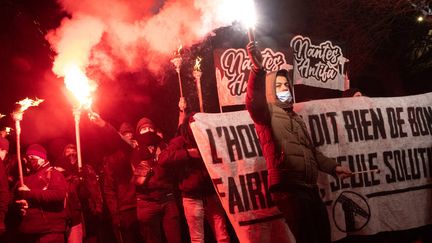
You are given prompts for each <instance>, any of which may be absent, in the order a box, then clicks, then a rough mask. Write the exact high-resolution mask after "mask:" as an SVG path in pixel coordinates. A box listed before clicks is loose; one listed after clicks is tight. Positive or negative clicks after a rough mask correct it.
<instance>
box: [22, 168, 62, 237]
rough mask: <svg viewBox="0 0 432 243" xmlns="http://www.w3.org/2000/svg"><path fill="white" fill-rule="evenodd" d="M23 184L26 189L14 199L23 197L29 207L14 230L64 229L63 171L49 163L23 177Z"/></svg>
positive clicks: (27, 232) (32, 232)
mask: <svg viewBox="0 0 432 243" xmlns="http://www.w3.org/2000/svg"><path fill="white" fill-rule="evenodd" d="M24 184H25V185H26V186H27V187H28V188H29V189H30V191H24V192H22V191H21V192H20V193H19V194H17V196H16V198H15V200H19V199H25V200H27V202H28V204H29V208H28V209H26V213H25V215H24V216H22V217H21V219H20V220H21V221H20V223H19V226H18V232H19V233H23V234H40V233H42V234H43V233H54V232H56V233H62V232H64V231H65V225H66V211H65V198H66V191H67V183H66V180H65V178H64V177H63V175H62V174H61V173H60V172H59V171H57V170H56V169H54V168H53V167H49V166H46V167H44V168H41V169H39V170H38V171H37V172H36V173H33V174H31V175H29V176H26V177H24Z"/></svg>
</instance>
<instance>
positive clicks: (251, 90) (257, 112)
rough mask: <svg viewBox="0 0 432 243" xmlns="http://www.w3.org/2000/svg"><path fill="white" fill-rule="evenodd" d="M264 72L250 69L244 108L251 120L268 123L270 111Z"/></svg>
mask: <svg viewBox="0 0 432 243" xmlns="http://www.w3.org/2000/svg"><path fill="white" fill-rule="evenodd" d="M265 77H266V72H265V71H264V70H263V69H261V70H257V71H255V70H253V69H252V70H251V71H250V73H249V80H248V84H247V91H246V109H247V110H248V111H249V114H250V116H251V117H252V120H253V121H254V122H255V123H258V124H261V125H263V124H269V123H270V112H269V110H268V105H267V99H266V90H265V89H266V88H265V87H266V84H265Z"/></svg>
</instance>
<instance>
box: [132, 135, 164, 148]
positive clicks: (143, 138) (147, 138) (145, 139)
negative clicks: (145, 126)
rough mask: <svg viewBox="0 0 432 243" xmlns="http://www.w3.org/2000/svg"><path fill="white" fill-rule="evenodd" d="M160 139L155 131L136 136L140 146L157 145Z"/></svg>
mask: <svg viewBox="0 0 432 243" xmlns="http://www.w3.org/2000/svg"><path fill="white" fill-rule="evenodd" d="M161 140H162V139H161V137H159V136H158V135H157V134H156V133H155V132H146V133H144V134H140V135H138V136H137V142H138V145H139V146H140V147H147V146H158V145H159V144H160V142H161Z"/></svg>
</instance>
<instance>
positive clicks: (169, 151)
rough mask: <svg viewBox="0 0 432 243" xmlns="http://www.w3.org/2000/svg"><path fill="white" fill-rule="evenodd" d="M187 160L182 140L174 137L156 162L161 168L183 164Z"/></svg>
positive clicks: (187, 156) (187, 155)
mask: <svg viewBox="0 0 432 243" xmlns="http://www.w3.org/2000/svg"><path fill="white" fill-rule="evenodd" d="M189 158H190V157H189V154H188V152H187V149H186V148H185V147H184V141H183V138H182V137H175V138H173V139H172V140H171V141H170V143H169V144H168V146H167V147H166V148H165V149H164V150H163V151H162V153H161V154H160V155H159V160H158V162H159V164H160V165H161V166H162V167H170V166H176V165H178V164H181V163H184V162H186V161H187V160H188V159H189Z"/></svg>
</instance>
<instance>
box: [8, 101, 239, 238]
mask: <svg viewBox="0 0 432 243" xmlns="http://www.w3.org/2000/svg"><path fill="white" fill-rule="evenodd" d="M179 108H180V111H179V114H180V116H179V126H178V131H177V134H176V137H175V138H173V139H172V140H171V141H165V140H164V138H163V134H162V133H161V131H160V129H159V128H158V127H157V125H156V124H155V123H154V122H153V121H152V120H151V119H149V118H147V117H143V118H141V119H140V120H139V121H138V122H137V124H136V126H135V127H134V126H132V125H131V124H129V123H127V122H124V123H122V124H121V125H120V127H119V128H118V129H116V128H114V127H113V126H112V125H111V124H110V123H109V122H107V121H105V120H104V119H102V118H101V117H100V116H99V115H98V114H96V113H93V112H90V113H89V119H90V121H91V122H92V123H93V126H92V129H94V130H95V132H96V133H97V134H98V146H101V148H102V151H103V155H102V156H101V157H102V158H101V161H102V163H101V164H102V166H99V167H100V168H93V167H92V166H91V165H92V164H91V163H89V162H88V161H86V160H85V157H84V159H83V161H79V159H80V158H79V157H80V155H79V154H78V153H77V147H76V145H75V144H71V143H69V144H65V146H62V148H61V152H59V153H57V156H55V155H54V154H50V153H49V152H47V150H48V149H47V148H48V146H43V145H42V143H41V144H37V143H35V144H30V145H28V146H25V148H24V152H23V154H22V156H21V157H22V172H23V173H22V176H20V175H19V174H20V173H19V166H18V160H17V156H16V155H13V154H9V145H10V141H12V140H11V138H10V137H9V134H8V133H7V132H6V130H5V129H2V132H1V136H0V160H1V163H0V242H6V243H8V242H23V243H26V242H41V243H43V242H71V243H75V242H108V243H109V242H112V243H115V242H117V243H128V242H130V243H133V242H187V241H190V242H208V241H209V240H210V241H215V242H231V241H237V239H231V238H233V237H231V238H230V236H229V235H230V234H229V233H228V231H229V230H230V231H231V233H232V229H231V228H230V225H228V224H229V223H228V220H227V219H226V215H225V212H224V210H223V208H222V205H221V203H220V201H219V199H218V197H217V194H216V191H215V189H214V187H213V185H212V182H211V179H210V176H209V174H208V173H207V170H206V168H205V166H204V162H203V160H202V158H201V156H200V153H199V151H198V148H197V145H196V142H195V140H194V138H193V135H192V133H191V130H190V127H189V120H190V119H191V117H192V116H191V114H186V112H185V110H186V108H187V104H186V102H185V100H184V99H182V100H180V102H179ZM9 140H10V141H9ZM187 229H188V230H187ZM209 229H210V230H211V231H212V234H211V233H209V232H207V231H208V230H209ZM204 232H206V234H204ZM234 238H235V236H234Z"/></svg>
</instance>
